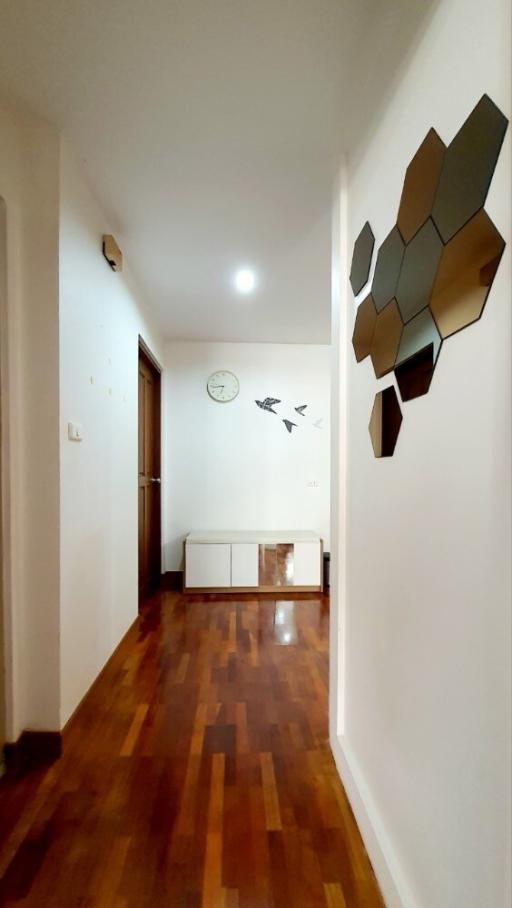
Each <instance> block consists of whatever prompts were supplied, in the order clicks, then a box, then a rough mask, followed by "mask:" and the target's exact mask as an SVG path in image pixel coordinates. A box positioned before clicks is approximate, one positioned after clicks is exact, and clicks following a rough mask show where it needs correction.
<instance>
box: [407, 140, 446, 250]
mask: <svg viewBox="0 0 512 908" xmlns="http://www.w3.org/2000/svg"><path fill="white" fill-rule="evenodd" d="M445 151H446V145H445V144H444V142H443V140H442V139H441V138H440V137H439V136H438V134H437V132H436V131H435V129H430V130H429V132H428V133H427V135H426V136H425V138H424V140H423V142H422V143H421V145H420V147H419V148H418V151H417V152H416V154H415V155H414V157H413V159H412V161H411V163H410V164H409V166H408V168H407V171H406V174H405V180H404V187H403V190H402V198H401V199H400V208H399V210H398V217H397V221H396V222H397V226H398V229H399V230H400V233H401V234H402V237H403V239H404V242H406V243H408V242H409V241H410V240H412V238H413V236H414V234H415V233H417V232H418V230H419V229H420V227H422V226H423V224H424V223H425V221H426V220H427V218H429V217H430V212H431V211H432V205H433V203H434V199H435V195H436V190H437V186H438V183H439V175H440V173H441V168H442V166H443V160H444V153H445Z"/></svg>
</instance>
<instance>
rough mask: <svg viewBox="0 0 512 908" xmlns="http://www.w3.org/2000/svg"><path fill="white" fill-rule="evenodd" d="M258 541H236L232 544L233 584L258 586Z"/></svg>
mask: <svg viewBox="0 0 512 908" xmlns="http://www.w3.org/2000/svg"><path fill="white" fill-rule="evenodd" d="M258 549H259V546H258V543H257V542H234V543H233V545H232V546H231V586H258Z"/></svg>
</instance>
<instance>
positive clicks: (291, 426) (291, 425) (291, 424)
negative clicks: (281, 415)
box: [283, 419, 297, 435]
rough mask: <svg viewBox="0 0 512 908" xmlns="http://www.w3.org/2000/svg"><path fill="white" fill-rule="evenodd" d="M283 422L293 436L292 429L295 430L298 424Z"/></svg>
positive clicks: (285, 420) (284, 420)
mask: <svg viewBox="0 0 512 908" xmlns="http://www.w3.org/2000/svg"><path fill="white" fill-rule="evenodd" d="M283 422H284V424H285V426H286V428H287V429H288V431H289V433H290V435H291V434H292V429H293V428H294V427H295V428H297V423H296V422H291V421H290V420H289V419H283Z"/></svg>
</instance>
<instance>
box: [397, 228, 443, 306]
mask: <svg viewBox="0 0 512 908" xmlns="http://www.w3.org/2000/svg"><path fill="white" fill-rule="evenodd" d="M442 249H443V244H442V241H441V237H440V236H439V234H438V232H437V230H436V228H435V227H434V223H433V221H432V220H431V219H430V218H429V219H428V221H427V223H426V224H424V225H423V227H422V228H421V230H419V231H418V233H417V234H416V236H415V237H414V238H413V239H412V240H411V242H410V243H409V244H408V245H407V246H406V247H405V253H404V258H403V262H402V270H401V271H400V278H399V281H398V287H397V290H396V301H397V303H398V308H399V309H400V314H401V316H402V319H403V320H404V322H408V321H410V319H411V318H414V316H415V315H417V314H418V312H421V310H422V309H424V308H425V306H428V301H429V299H430V294H431V293H432V286H433V283H434V278H435V276H436V271H437V266H438V264H439V260H440V258H441V252H442Z"/></svg>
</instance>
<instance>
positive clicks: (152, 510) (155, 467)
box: [139, 348, 161, 598]
mask: <svg viewBox="0 0 512 908" xmlns="http://www.w3.org/2000/svg"><path fill="white" fill-rule="evenodd" d="M160 497H161V489H160V372H159V371H158V369H156V367H155V366H154V365H153V363H152V362H151V360H150V358H149V357H148V355H147V354H146V353H145V351H144V350H143V349H142V348H139V595H140V597H141V598H143V597H144V595H145V594H146V593H148V592H151V590H152V589H155V588H156V587H157V586H158V584H159V582H160V574H161V553H160V546H161V522H160V514H161V502H160Z"/></svg>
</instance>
